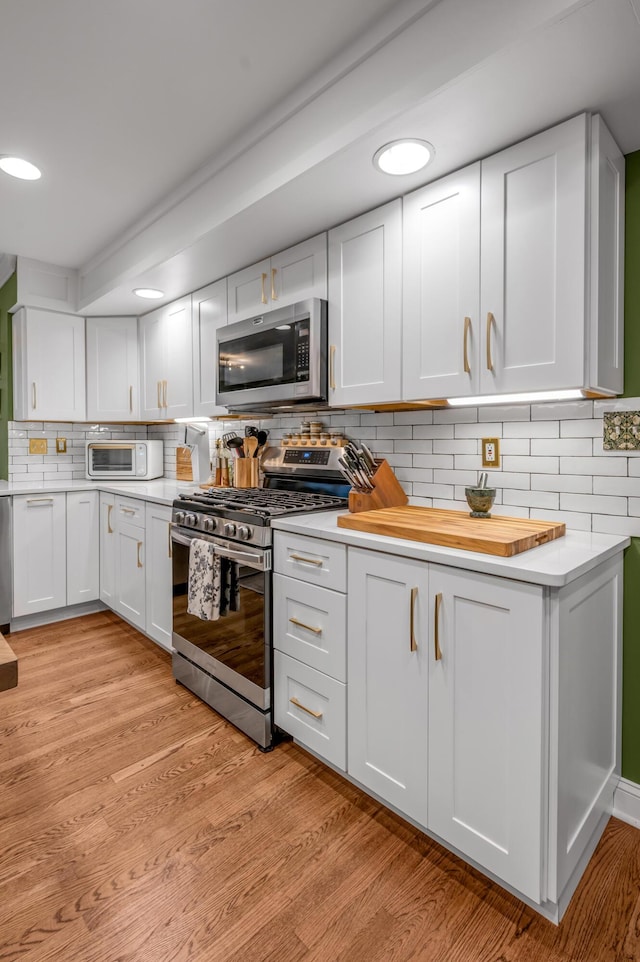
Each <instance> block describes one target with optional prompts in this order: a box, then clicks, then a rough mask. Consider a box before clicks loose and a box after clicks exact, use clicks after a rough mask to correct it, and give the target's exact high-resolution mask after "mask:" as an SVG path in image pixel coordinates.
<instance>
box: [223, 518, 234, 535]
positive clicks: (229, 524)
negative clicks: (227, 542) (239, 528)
mask: <svg viewBox="0 0 640 962" xmlns="http://www.w3.org/2000/svg"><path fill="white" fill-rule="evenodd" d="M224 533H225V534H226V536H227V538H233V537H234V535H235V533H236V526H235V524H233V522H230V521H229V522H227V524H225V526H224Z"/></svg>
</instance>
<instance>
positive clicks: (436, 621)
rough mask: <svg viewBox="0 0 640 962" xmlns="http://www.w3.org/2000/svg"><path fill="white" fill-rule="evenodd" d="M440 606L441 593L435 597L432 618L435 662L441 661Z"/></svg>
mask: <svg viewBox="0 0 640 962" xmlns="http://www.w3.org/2000/svg"><path fill="white" fill-rule="evenodd" d="M441 604H442V592H441V591H439V592H438V594H437V595H436V605H435V613H434V617H433V639H434V647H435V659H436V661H441V660H442V648H441V647H440V605H441Z"/></svg>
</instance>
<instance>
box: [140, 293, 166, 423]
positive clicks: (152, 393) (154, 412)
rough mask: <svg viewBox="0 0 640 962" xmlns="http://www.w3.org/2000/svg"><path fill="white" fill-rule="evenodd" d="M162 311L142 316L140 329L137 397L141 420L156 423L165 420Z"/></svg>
mask: <svg viewBox="0 0 640 962" xmlns="http://www.w3.org/2000/svg"><path fill="white" fill-rule="evenodd" d="M163 310H164V309H163V308H158V310H157V311H152V312H151V313H150V314H145V316H144V317H141V318H140V320H139V326H140V395H141V400H142V409H141V411H140V416H141V417H142V419H143V420H150V421H157V420H159V419H160V418H163V417H164V409H163V406H162V405H163V399H162V387H163V385H162V382H163V379H164V360H165V343H164V336H165V335H164V326H163V325H164V315H163Z"/></svg>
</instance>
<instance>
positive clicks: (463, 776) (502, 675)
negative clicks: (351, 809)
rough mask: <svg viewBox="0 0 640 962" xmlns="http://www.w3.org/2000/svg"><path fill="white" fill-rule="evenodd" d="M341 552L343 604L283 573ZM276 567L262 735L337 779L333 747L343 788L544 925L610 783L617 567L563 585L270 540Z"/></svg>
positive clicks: (615, 764)
mask: <svg viewBox="0 0 640 962" xmlns="http://www.w3.org/2000/svg"><path fill="white" fill-rule="evenodd" d="M340 549H342V550H343V551H345V553H346V559H347V563H346V571H345V572H344V573H343V574H342V575H340V577H339V579H338V583H337V587H338V588H340V589H341V593H340V592H339V591H338V590H336V589H332V590H329V589H326V588H324V587H322V586H318V585H316V584H312V583H309V582H308V581H306V582H303V581H302V580H300V579H297V578H293V577H290V575H291V573H292V572H294V571H296V570H297V569H296V567H295V564H296V559H295V558H293V562H292V557H293V555H297V556H298V557H301V558H303V559H306V561H307V565H305V563H304V561H303V562H297V563H298V564H300V565H301V570H304V571H305V572H307V568H308V567H309V566H308V561H309V559H314V560H315V561H317V562H318V563H317V565H312V566H311V567H313V568H314V570H315V569H317V571H318V573H317V574H316V575H314V577H315V578H317V579H318V580H320V578H321V575H320V570H321V565H322V567H323V568H324V567H326V565H327V560H326V559H327V558H328V557H329V556H330V554H331V551H332V550H333V551H334V552H339V550H340ZM541 550H542V549H541ZM274 554H275V559H276V565H275V567H276V575H275V577H274V596H275V597H274V647H275V649H276V651H275V666H274V674H275V679H274V690H275V719H276V723H277V725H278V726H279V727H281V728H282V729H284V731H286V732H289V733H290V734H292V735H293V736H294V738H295V739H296V741H298V742H299V743H300V744H301V745H302V746H306V747H307V748H309V749H311V751H313V752H314V753H315V754H316V755H318V756H320V757H322V758H325V759H326V760H327V761H329V762H331V764H333V765H335V766H336V767H338V768H343V769H344V763H343V762H342V756H341V755H340V752H341V751H342V745H343V744H346V746H347V752H346V772H347V774H348V776H349V777H351V778H352V779H353V780H354V781H355V782H357V783H358V784H359V785H361V786H362V787H363V788H365V789H366V790H367V791H369V792H371V793H372V794H373V795H375V796H376V797H377V798H379V799H380V800H382V801H383V802H386V803H388V804H389V805H390V806H391V807H393V808H394V809H395V810H396V811H397V812H399V813H400V814H401V815H405V816H406V817H407V818H409V819H410V820H411V821H413V822H414V823H415V824H416V825H418V826H420V827H421V828H423V829H424V831H425V832H427V833H428V834H431V835H433V837H434V838H436V839H437V840H438V841H441V842H442V843H443V844H445V845H446V846H448V847H450V848H451V849H452V850H453V851H454V852H456V853H458V854H459V855H461V856H462V857H463V858H467V859H469V861H470V862H472V864H474V865H475V866H477V867H478V868H480V869H483V870H484V871H486V872H487V873H488V874H489V875H490V876H491V877H492V878H494V879H496V880H498V881H500V882H501V883H502V884H504V885H506V886H507V887H508V888H509V889H510V890H512V891H513V892H515V893H516V894H518V895H520V896H521V897H522V898H524V899H525V900H526V901H527V902H529V904H531V905H534V906H536V907H537V908H538V909H539V911H540V912H542V913H543V914H544V915H546V916H547V917H549V918H551V919H553V920H554V921H558V920H559V919H560V918H561V917H562V914H563V912H564V911H565V909H566V907H567V905H568V902H569V899H570V898H571V896H572V894H573V892H574V891H575V888H576V886H577V884H578V882H579V880H580V876H581V874H582V872H583V871H584V869H585V867H586V864H587V861H588V858H589V856H590V854H591V852H592V851H593V849H594V848H595V845H596V843H597V841H598V839H599V838H600V835H601V834H602V832H603V831H604V827H605V825H606V822H607V820H608V818H609V815H610V814H611V811H612V806H613V792H614V789H615V787H616V785H617V782H618V776H619V771H620V737H619V717H620V715H619V712H620V647H621V614H622V553H621V552H619V553H618V554H616V555H614V556H613V557H610V558H608V559H606V560H604V561H602V562H599V563H597V564H596V565H595V566H594V567H593V568H592V569H591V570H589V571H587V572H586V573H583V574H581V575H579V576H576V577H574V578H573V580H569V583H568V584H566V585H564V586H562V587H550V586H548V585H537V584H531V583H529V582H527V581H520V580H517V579H516V578H515V577H513V578H511V577H504V576H498V575H494V574H486V573H481V572H476V571H470V570H467V569H465V568H461V567H454V566H452V565H446V564H440V563H438V564H436V563H432V562H429V563H427V562H426V561H419V560H413V559H407V558H402V557H398V556H396V555H390V554H385V553H383V552H380V551H372V550H369V549H366V548H360V547H351V546H350V547H348V548H346V547H345V546H344V545H340V544H336V543H335V542H327V541H324V542H323V541H321V540H320V539H317V538H311V537H305V536H304V535H292V534H289V533H285V532H279V531H278V532H276V535H275V553H274ZM514 560H515V559H514ZM330 567H331V568H332V569H333V571H334V576H335V575H336V574H337V573H338V571H339V568H336V567H335V564H332V565H331V566H330ZM309 570H310V569H309ZM531 570H532V569H530V568H528V567H527V569H526V572H527V575H528V576H530V573H531ZM554 570H555V569H554ZM285 575H286V576H285ZM305 578H307V579H308V578H309V575H308V573H306V574H305ZM347 586H348V594H347ZM333 595H339V596H340V597H342V598H344V601H345V602H346V609H347V619H346V624H347V631H346V640H345V644H346V665H347V674H346V676H342V675H340V678H332V677H331V675H330V674H328V671H334V672H336V673H337V674H339V672H340V667H339V666H340V664H341V661H340V659H339V658H338V660H336V654H335V651H333V650H332V649H333V648H334V647H335V645H334V640H335V639H334V635H335V629H334V628H332V627H331V625H332V619H333V622H334V623H338V622H339V618H338V617H337V616H336V615H335V614H332V611H333V610H334V607H335V602H336V599H332V598H331V596H333ZM340 610H343V609H340ZM301 623H302V624H301ZM341 644H342V643H340V645H341ZM340 645H338V646H337V647H338V649H340ZM330 665H333V666H335V665H337V666H338V668H337V669H336V668H335V667H332V668H329V666H330ZM319 669H322V670H319ZM336 686H338V687H336ZM344 695H346V712H345V714H344V715H342V714H341V712H342V711H343V709H342V707H341V699H342V698H343V696H344ZM338 715H340V724H339V725H338V724H337V723H336V721H335V719H336V716H338Z"/></svg>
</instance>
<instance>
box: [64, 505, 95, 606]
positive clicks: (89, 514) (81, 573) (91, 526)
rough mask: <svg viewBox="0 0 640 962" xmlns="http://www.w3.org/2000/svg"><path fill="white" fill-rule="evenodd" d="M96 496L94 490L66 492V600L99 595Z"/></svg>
mask: <svg viewBox="0 0 640 962" xmlns="http://www.w3.org/2000/svg"><path fill="white" fill-rule="evenodd" d="M99 508H100V505H99V498H98V492H97V491H73V492H68V493H67V604H68V605H79V604H82V603H83V602H87V601H95V600H96V599H97V598H98V597H99V595H100V556H99V548H98V545H99V540H100V534H99V520H98V515H99Z"/></svg>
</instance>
